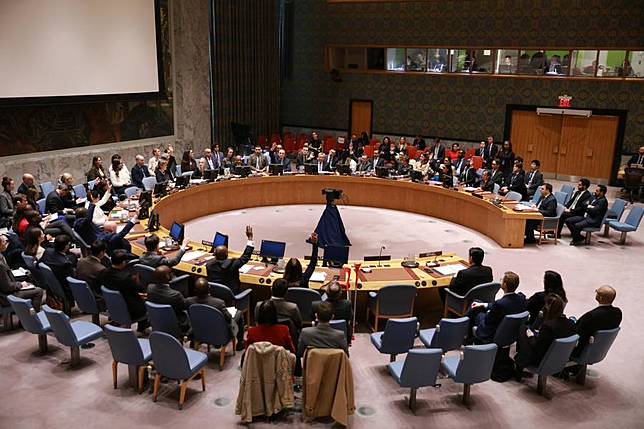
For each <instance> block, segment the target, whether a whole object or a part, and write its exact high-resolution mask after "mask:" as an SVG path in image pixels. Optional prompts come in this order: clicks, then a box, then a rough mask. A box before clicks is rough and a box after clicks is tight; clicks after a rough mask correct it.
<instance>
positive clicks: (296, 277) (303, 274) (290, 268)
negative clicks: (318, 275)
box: [282, 232, 318, 288]
mask: <svg viewBox="0 0 644 429" xmlns="http://www.w3.org/2000/svg"><path fill="white" fill-rule="evenodd" d="M307 241H308V242H309V243H311V259H310V260H309V265H307V267H306V270H304V271H302V264H301V263H300V260H299V259H297V258H291V259H289V260H288V262H287V263H286V265H285V266H284V275H283V276H282V278H283V279H284V280H286V282H287V285H288V287H304V288H308V287H309V280H310V279H311V275H313V271H314V270H315V267H316V263H317V261H318V235H317V234H316V233H315V232H313V233H311V236H310V237H309V239H308V240H307Z"/></svg>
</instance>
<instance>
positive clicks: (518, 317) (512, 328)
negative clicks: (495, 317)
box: [493, 311, 530, 347]
mask: <svg viewBox="0 0 644 429" xmlns="http://www.w3.org/2000/svg"><path fill="white" fill-rule="evenodd" d="M529 317H530V313H529V312H527V311H524V312H522V313H517V314H508V315H506V316H505V317H504V318H503V320H501V323H499V326H498V328H496V332H495V333H494V340H493V341H494V343H496V345H497V346H499V347H506V346H509V345H511V344H512V343H514V342H515V341H516V340H517V338H518V337H519V328H520V327H521V325H522V324H523V323H525V322H526V321H527V320H528V318H529Z"/></svg>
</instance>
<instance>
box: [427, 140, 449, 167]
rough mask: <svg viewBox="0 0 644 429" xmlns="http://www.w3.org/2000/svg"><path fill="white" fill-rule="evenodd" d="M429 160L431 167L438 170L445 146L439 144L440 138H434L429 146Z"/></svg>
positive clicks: (443, 157) (443, 156)
mask: <svg viewBox="0 0 644 429" xmlns="http://www.w3.org/2000/svg"><path fill="white" fill-rule="evenodd" d="M428 152H429V162H430V163H431V164H432V169H434V170H438V167H439V165H440V164H441V163H442V162H443V160H444V159H445V146H443V145H442V144H441V139H439V138H436V140H434V144H433V145H432V147H430V148H429V151H428Z"/></svg>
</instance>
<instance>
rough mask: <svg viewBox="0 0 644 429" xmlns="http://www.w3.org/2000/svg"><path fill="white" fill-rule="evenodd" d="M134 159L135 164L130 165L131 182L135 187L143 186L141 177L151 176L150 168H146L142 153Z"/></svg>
mask: <svg viewBox="0 0 644 429" xmlns="http://www.w3.org/2000/svg"><path fill="white" fill-rule="evenodd" d="M134 159H135V161H136V164H134V167H132V173H131V175H130V177H131V178H132V184H133V185H134V186H136V187H137V188H143V179H144V178H146V177H150V176H151V174H150V170H148V166H147V165H146V164H145V158H144V157H143V155H137V156H136V157H134Z"/></svg>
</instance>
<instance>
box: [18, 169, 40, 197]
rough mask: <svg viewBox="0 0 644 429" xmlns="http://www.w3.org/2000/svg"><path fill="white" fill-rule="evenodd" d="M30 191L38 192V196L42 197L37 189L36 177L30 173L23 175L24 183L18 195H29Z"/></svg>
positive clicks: (19, 187) (19, 188)
mask: <svg viewBox="0 0 644 429" xmlns="http://www.w3.org/2000/svg"><path fill="white" fill-rule="evenodd" d="M29 189H34V190H35V191H36V195H37V196H38V195H40V191H39V190H38V188H37V187H36V182H35V180H34V176H33V175H31V174H29V173H25V174H23V175H22V183H21V184H20V186H18V192H17V193H18V194H24V195H27V191H28V190H29ZM45 196H46V195H45Z"/></svg>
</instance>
